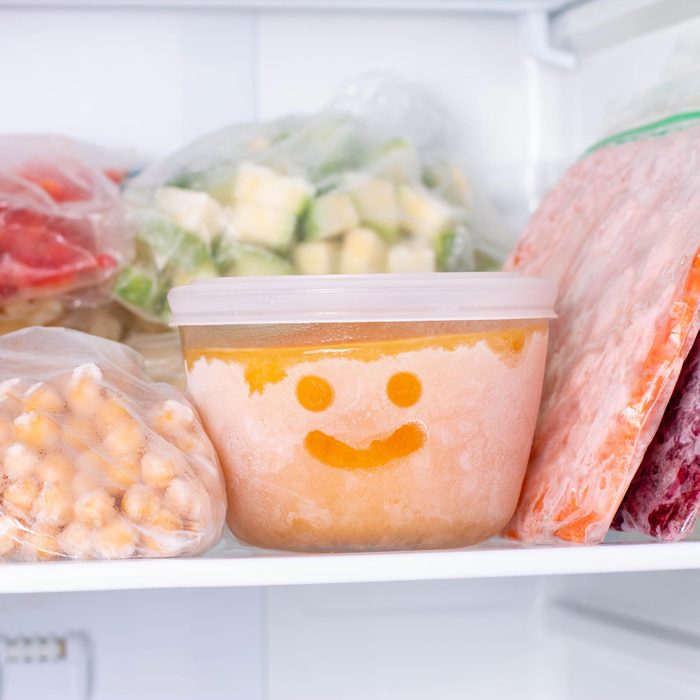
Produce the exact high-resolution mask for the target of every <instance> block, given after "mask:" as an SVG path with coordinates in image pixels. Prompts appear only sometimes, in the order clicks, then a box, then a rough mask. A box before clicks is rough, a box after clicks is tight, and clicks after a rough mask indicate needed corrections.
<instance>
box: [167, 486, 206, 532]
mask: <svg viewBox="0 0 700 700" xmlns="http://www.w3.org/2000/svg"><path fill="white" fill-rule="evenodd" d="M164 501H165V505H166V506H167V507H168V508H170V510H172V511H173V512H175V513H179V514H180V515H181V517H182V518H183V519H184V520H188V521H190V522H194V521H198V520H200V519H201V517H202V498H201V495H200V494H198V493H197V491H196V487H194V486H193V485H192V484H190V483H189V482H188V481H187V480H186V479H173V481H172V482H171V484H170V486H168V488H167V489H166V490H165V497H164Z"/></svg>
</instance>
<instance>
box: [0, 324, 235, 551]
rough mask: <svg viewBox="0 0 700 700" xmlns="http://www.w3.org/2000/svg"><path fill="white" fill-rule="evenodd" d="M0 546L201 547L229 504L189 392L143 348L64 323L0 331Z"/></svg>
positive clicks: (218, 528) (214, 536)
mask: <svg viewBox="0 0 700 700" xmlns="http://www.w3.org/2000/svg"><path fill="white" fill-rule="evenodd" d="M0 465H1V469H0V557H2V558H3V559H12V560H20V561H27V560H37V559H54V558H77V559H116V558H131V557H165V556H184V555H194V554H199V553H201V552H203V551H205V550H206V549H208V548H209V547H210V546H212V545H213V544H214V543H216V541H217V540H218V539H219V538H220V536H221V533H222V528H223V523H224V516H225V512H226V496H225V493H224V487H223V480H222V476H221V472H220V469H219V465H218V461H217V457H216V454H215V452H214V449H213V447H212V445H211V443H210V442H209V439H208V438H207V436H206V434H205V433H204V430H203V428H202V426H201V424H200V422H199V419H198V417H197V415H196V414H195V412H194V410H193V409H192V407H191V406H190V405H189V403H188V401H187V400H186V399H185V398H184V397H183V396H182V395H181V394H180V393H179V392H178V391H177V390H175V389H174V388H173V387H171V386H168V385H165V384H155V383H153V382H152V381H151V380H150V379H149V378H148V377H147V376H146V374H145V373H144V370H143V366H142V361H141V358H140V356H139V355H138V354H137V353H135V352H134V351H133V350H131V349H129V348H127V347H125V346H123V345H120V344H119V343H115V342H112V341H108V340H104V339H101V338H96V337H93V336H89V335H86V334H84V333H80V332H77V331H72V330H67V329H63V328H30V329H25V330H21V331H17V332H15V333H10V334H7V335H5V336H3V337H2V338H0Z"/></svg>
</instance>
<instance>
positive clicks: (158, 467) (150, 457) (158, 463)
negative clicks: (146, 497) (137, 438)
mask: <svg viewBox="0 0 700 700" xmlns="http://www.w3.org/2000/svg"><path fill="white" fill-rule="evenodd" d="M177 471H178V470H177V467H176V466H175V463H174V461H173V458H172V457H171V456H170V455H169V454H167V453H166V452H159V451H157V450H149V451H148V452H146V454H144V456H143V458H142V459H141V476H143V480H144V481H145V482H146V483H147V484H148V485H149V486H152V487H153V488H154V489H164V488H166V487H167V486H168V484H170V482H171V481H172V480H173V479H174V478H175V474H176V473H177Z"/></svg>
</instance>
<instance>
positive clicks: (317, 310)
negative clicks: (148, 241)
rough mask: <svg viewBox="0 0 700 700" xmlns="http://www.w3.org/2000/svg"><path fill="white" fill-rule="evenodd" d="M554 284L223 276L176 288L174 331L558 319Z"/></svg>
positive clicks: (495, 279)
mask: <svg viewBox="0 0 700 700" xmlns="http://www.w3.org/2000/svg"><path fill="white" fill-rule="evenodd" d="M556 292H557V288H556V284H555V283H554V282H553V281H551V280H548V279H544V278H542V277H525V276H523V275H518V274H513V273H506V272H439V273H424V274H415V275H411V274H408V275H407V274H398V275H397V274H393V275H392V274H372V275H298V276H293V275H291V276H279V277H220V278H216V279H206V280H198V281H196V282H193V283H192V284H189V285H186V286H184V287H175V288H174V289H172V290H171V291H170V294H169V295H168V301H169V302H170V308H171V309H172V312H173V316H172V322H173V325H176V326H209V325H211V326H221V325H231V324H236V325H239V324H258V323H331V322H332V323H343V322H362V321H455V320H467V321H468V320H472V321H485V320H499V319H503V320H507V319H527V318H533V319H534V318H555V314H554V311H553V305H554V300H555V298H556Z"/></svg>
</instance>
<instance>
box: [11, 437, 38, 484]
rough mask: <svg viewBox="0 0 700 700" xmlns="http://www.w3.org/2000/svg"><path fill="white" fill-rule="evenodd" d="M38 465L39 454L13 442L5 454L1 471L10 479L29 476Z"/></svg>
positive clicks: (19, 443)
mask: <svg viewBox="0 0 700 700" xmlns="http://www.w3.org/2000/svg"><path fill="white" fill-rule="evenodd" d="M38 463H39V453H38V452H37V451H36V450H34V449H32V448H31V447H27V445H24V444H22V443H21V442H15V443H13V444H12V445H10V446H9V447H8V448H7V451H6V452H5V460H4V469H3V471H4V472H5V474H7V476H9V477H10V479H21V478H22V477H24V476H30V475H31V474H32V473H33V472H34V469H35V468H36V466H37V464H38Z"/></svg>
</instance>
